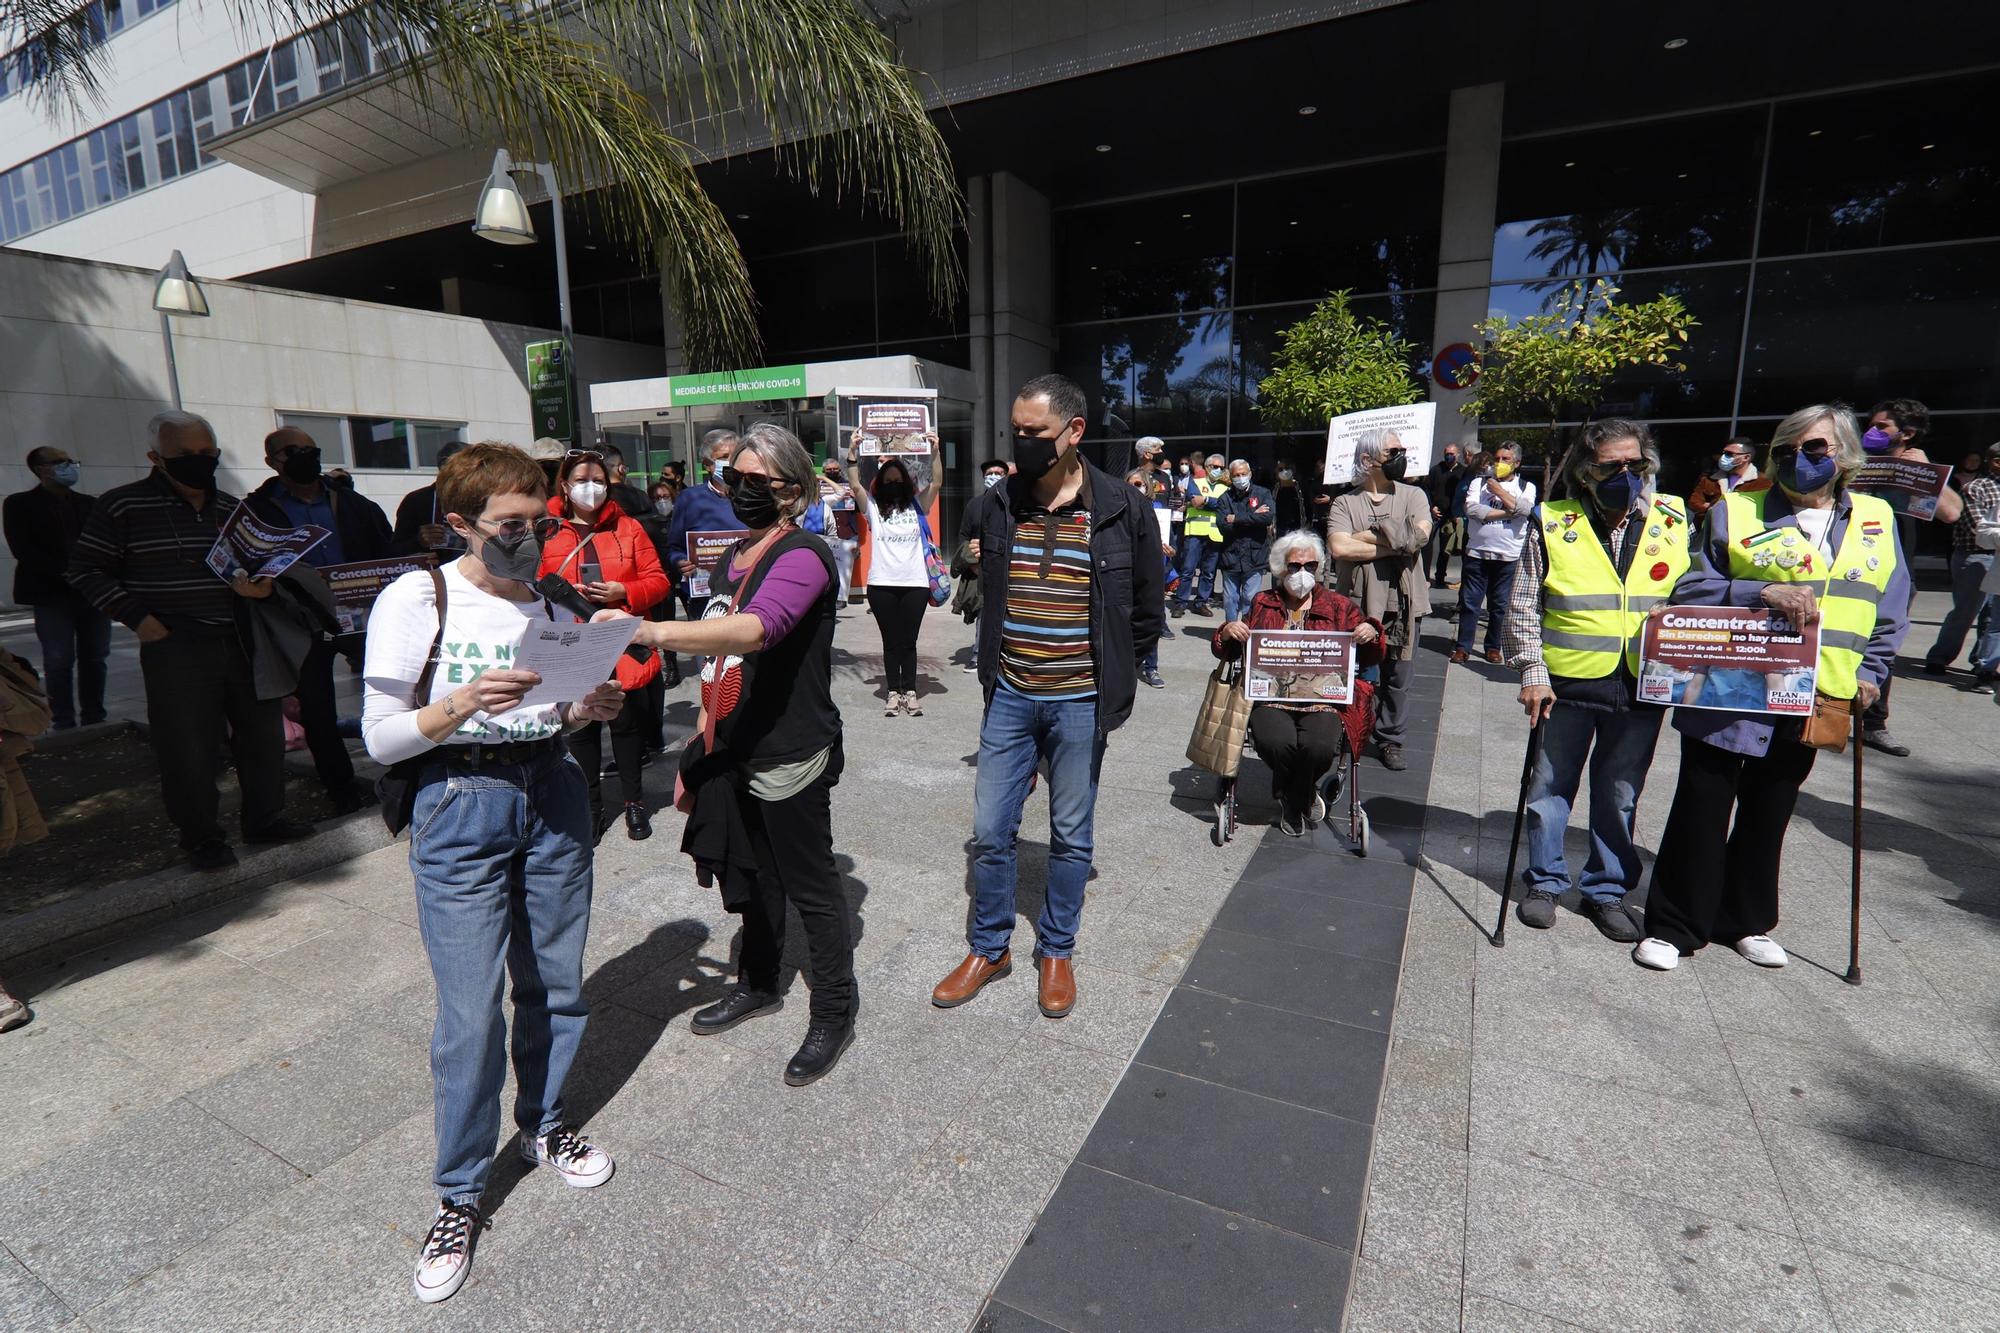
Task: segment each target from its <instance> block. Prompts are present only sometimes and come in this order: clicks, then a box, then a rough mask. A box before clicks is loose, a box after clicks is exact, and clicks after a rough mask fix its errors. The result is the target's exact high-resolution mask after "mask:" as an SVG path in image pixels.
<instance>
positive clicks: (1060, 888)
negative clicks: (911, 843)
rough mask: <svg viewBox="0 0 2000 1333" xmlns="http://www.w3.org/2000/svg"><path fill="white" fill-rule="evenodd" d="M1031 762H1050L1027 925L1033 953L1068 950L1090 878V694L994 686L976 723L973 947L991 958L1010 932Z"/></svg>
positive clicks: (1095, 749)
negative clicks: (1035, 898)
mask: <svg viewBox="0 0 2000 1333" xmlns="http://www.w3.org/2000/svg"><path fill="white" fill-rule="evenodd" d="M1037 760H1046V761H1047V762H1048V767H1049V882H1048V889H1047V891H1046V892H1045V894H1044V895H1043V900H1042V914H1041V917H1040V919H1039V920H1037V921H1036V923H1035V952H1037V953H1039V954H1040V955H1041V956H1042V957H1044V958H1067V957H1069V956H1070V953H1071V951H1072V950H1074V949H1075V948H1076V927H1077V922H1078V919H1079V918H1081V917H1082V915H1083V886H1084V882H1085V881H1086V880H1088V879H1089V878H1090V854H1091V849H1092V825H1093V822H1094V820H1095V818H1096V814H1097V774H1098V769H1099V767H1100V765H1102V763H1103V762H1104V737H1103V735H1102V734H1101V733H1100V732H1099V731H1098V729H1097V700H1096V699H1094V698H1093V699H1063V700H1050V699H1031V698H1029V697H1028V696H1027V695H1025V694H1017V693H1015V692H1014V691H1013V690H1011V689H1009V688H1008V687H1007V685H1006V684H1005V682H1002V683H1001V684H999V685H996V686H995V687H994V689H993V697H992V699H991V700H989V701H988V702H987V705H986V717H985V719H984V721H982V722H981V723H980V725H979V771H978V775H977V777H976V778H975V779H974V782H973V795H972V800H973V827H972V841H973V854H974V857H973V872H972V880H973V910H972V930H971V933H970V934H969V935H968V936H967V939H968V940H969V942H970V943H971V945H972V951H973V952H974V953H977V954H981V955H983V956H984V957H986V958H989V959H993V958H998V957H999V956H1000V954H1001V952H1002V951H1003V950H1005V949H1006V948H1007V941H1008V939H1009V938H1011V937H1012V935H1013V933H1014V888H1015V881H1016V867H1015V855H1014V841H1015V836H1016V835H1017V834H1018V833H1019V832H1020V830H1021V807H1022V806H1023V805H1024V804H1026V802H1027V799H1028V782H1029V780H1030V779H1031V778H1033V777H1034V774H1035V763H1036V761H1037Z"/></svg>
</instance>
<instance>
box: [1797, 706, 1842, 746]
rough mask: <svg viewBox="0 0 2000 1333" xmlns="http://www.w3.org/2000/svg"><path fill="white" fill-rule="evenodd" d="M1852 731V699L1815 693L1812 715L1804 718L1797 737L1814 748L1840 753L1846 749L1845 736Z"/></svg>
mask: <svg viewBox="0 0 2000 1333" xmlns="http://www.w3.org/2000/svg"><path fill="white" fill-rule="evenodd" d="M1853 731H1854V701H1853V700H1852V699H1836V698H1834V697H1833V696H1832V695H1830V694H1815V695H1813V710H1812V716H1811V717H1808V718H1807V719H1806V724H1805V730H1804V732H1803V733H1802V734H1801V735H1800V736H1799V739H1800V740H1801V741H1803V742H1804V743H1805V744H1807V745H1810V746H1811V747H1812V748H1813V749H1815V750H1826V751H1829V752H1831V753H1833V754H1840V753H1841V752H1842V751H1844V750H1846V749H1847V738H1848V736H1849V735H1851V734H1852V733H1853Z"/></svg>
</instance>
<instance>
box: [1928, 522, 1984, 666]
mask: <svg viewBox="0 0 2000 1333" xmlns="http://www.w3.org/2000/svg"><path fill="white" fill-rule="evenodd" d="M1992 568H1993V552H1991V551H1953V552H1952V553H1951V610H1950V611H1949V612H1947V613H1946V615H1945V618H1944V623H1943V624H1942V625H1939V626H1938V636H1937V642H1936V643H1934V644H1932V645H1931V650H1930V652H1929V653H1927V654H1925V656H1924V661H1925V662H1926V663H1928V664H1929V665H1931V666H1950V665H1951V664H1952V663H1953V662H1956V661H1957V660H1958V651H1959V649H1961V648H1963V647H1965V636H1966V635H1967V634H1974V635H1977V637H1976V638H1975V639H1974V640H1973V643H1972V667H1973V670H1975V671H1991V670H1992V669H1993V665H1994V663H1993V659H1994V658H1996V657H2000V615H1996V614H1994V606H1993V594H1991V593H1985V592H1981V591H1980V590H1979V585H1980V584H1981V583H1982V582H1983V581H1984V580H1985V578H1986V575H1987V572H1988V571H1990V570H1991V569H1992Z"/></svg>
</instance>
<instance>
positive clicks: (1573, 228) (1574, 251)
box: [1528, 208, 1639, 308]
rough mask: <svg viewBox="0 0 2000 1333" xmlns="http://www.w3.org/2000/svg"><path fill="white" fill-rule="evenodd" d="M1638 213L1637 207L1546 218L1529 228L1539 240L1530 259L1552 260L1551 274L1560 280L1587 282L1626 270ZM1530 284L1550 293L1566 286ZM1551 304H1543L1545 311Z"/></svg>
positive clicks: (1557, 282) (1542, 283) (1552, 283)
mask: <svg viewBox="0 0 2000 1333" xmlns="http://www.w3.org/2000/svg"><path fill="white" fill-rule="evenodd" d="M1638 212H1639V211H1638V210H1637V209H1634V208H1612V209H1601V210H1598V211H1596V212H1589V213H1567V214H1564V215H1563V216H1561V217H1553V218H1543V219H1542V220H1541V221H1540V222H1537V223H1536V224H1535V225H1534V226H1532V227H1530V228H1528V235H1530V236H1536V237H1540V239H1539V240H1537V241H1536V242H1535V247H1534V249H1532V250H1530V251H1528V257H1529V258H1530V259H1546V260H1550V261H1552V262H1551V263H1550V265H1549V273H1550V274H1551V275H1552V276H1554V277H1556V278H1558V279H1560V278H1564V277H1566V276H1574V277H1580V278H1583V279H1585V280H1586V283H1587V281H1588V280H1589V279H1591V278H1594V277H1596V276H1597V275H1598V274H1599V273H1612V272H1616V271H1617V270H1618V269H1620V268H1622V267H1624V264H1625V255H1626V252H1627V251H1629V250H1630V249H1631V248H1632V246H1633V243H1634V242H1635V241H1636V240H1637V236H1636V234H1635V231H1634V227H1633V224H1634V221H1635V220H1636V219H1637V217H1638ZM1530 285H1531V286H1535V287H1539V288H1541V289H1542V290H1544V291H1548V290H1551V289H1558V290H1559V289H1561V288H1562V287H1564V286H1566V285H1567V284H1566V283H1564V282H1561V281H1555V282H1540V283H1531V284H1530ZM1548 304H1549V302H1548V301H1547V300H1545V301H1544V302H1543V305H1544V307H1545V308H1546V307H1547V306H1548Z"/></svg>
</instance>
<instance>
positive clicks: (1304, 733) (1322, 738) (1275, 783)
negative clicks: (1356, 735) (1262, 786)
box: [1250, 704, 1347, 815]
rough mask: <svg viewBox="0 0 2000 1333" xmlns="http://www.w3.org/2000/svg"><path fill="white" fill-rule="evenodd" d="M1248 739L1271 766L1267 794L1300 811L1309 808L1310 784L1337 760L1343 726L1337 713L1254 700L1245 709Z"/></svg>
mask: <svg viewBox="0 0 2000 1333" xmlns="http://www.w3.org/2000/svg"><path fill="white" fill-rule="evenodd" d="M1250 743H1251V744H1252V745H1254V746H1256V747H1257V757H1258V758H1260V759H1262V760H1263V761H1264V762H1265V763H1266V764H1267V765H1269V766H1270V769H1271V795H1272V796H1274V797H1276V798H1277V799H1278V801H1279V802H1280V803H1281V804H1282V805H1283V806H1284V808H1285V810H1286V812H1287V813H1289V814H1293V815H1300V814H1304V813H1305V812H1306V811H1307V810H1309V809H1310V808H1311V807H1312V799H1313V787H1314V786H1315V785H1316V784H1317V783H1318V782H1319V780H1320V779H1321V778H1323V777H1325V776H1326V775H1327V773H1328V772H1330V771H1331V770H1332V768H1333V766H1334V765H1335V764H1337V763H1339V762H1340V757H1341V753H1342V751H1343V750H1345V749H1346V747H1347V728H1346V727H1344V726H1343V725H1341V720H1340V714H1338V713H1333V712H1327V713H1304V712H1300V711H1299V710H1298V709H1296V708H1275V707H1273V706H1271V705H1270V704H1259V705H1257V706H1256V707H1255V708H1252V709H1251V710H1250Z"/></svg>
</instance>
